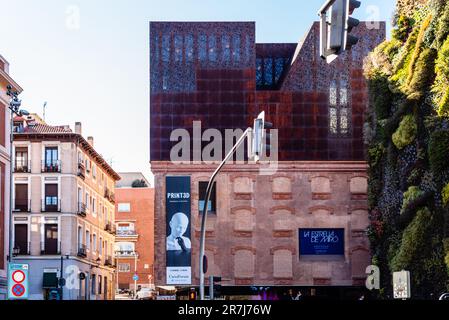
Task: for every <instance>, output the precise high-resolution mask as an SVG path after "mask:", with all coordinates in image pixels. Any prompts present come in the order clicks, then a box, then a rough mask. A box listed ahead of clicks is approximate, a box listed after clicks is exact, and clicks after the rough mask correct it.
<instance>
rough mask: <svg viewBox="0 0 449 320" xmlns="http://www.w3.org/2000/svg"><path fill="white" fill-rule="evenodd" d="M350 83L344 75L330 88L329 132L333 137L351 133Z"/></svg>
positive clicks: (334, 81)
mask: <svg viewBox="0 0 449 320" xmlns="http://www.w3.org/2000/svg"><path fill="white" fill-rule="evenodd" d="M348 92H349V81H348V78H347V75H345V74H344V73H342V74H341V75H340V79H339V81H338V82H337V81H336V80H332V82H331V84H330V88H329V131H330V133H331V134H333V135H337V134H340V135H347V134H349V133H350V121H351V111H350V107H349V93H348Z"/></svg>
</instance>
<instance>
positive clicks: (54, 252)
mask: <svg viewBox="0 0 449 320" xmlns="http://www.w3.org/2000/svg"><path fill="white" fill-rule="evenodd" d="M60 254H61V242H59V243H58V246H57V248H46V247H45V242H41V255H44V256H46V255H47V256H48V255H60Z"/></svg>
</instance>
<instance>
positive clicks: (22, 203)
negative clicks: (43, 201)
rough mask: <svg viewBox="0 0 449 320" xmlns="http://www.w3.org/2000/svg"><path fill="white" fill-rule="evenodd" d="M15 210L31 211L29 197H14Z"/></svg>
mask: <svg viewBox="0 0 449 320" xmlns="http://www.w3.org/2000/svg"><path fill="white" fill-rule="evenodd" d="M13 203H14V211H15V212H31V199H14V200H13Z"/></svg>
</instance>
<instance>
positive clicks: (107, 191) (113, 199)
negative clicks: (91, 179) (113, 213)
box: [104, 188, 115, 204]
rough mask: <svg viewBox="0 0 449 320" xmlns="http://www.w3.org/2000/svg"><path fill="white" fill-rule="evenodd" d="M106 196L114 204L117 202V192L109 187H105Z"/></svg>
mask: <svg viewBox="0 0 449 320" xmlns="http://www.w3.org/2000/svg"><path fill="white" fill-rule="evenodd" d="M104 197H105V198H106V199H108V200H109V202H111V203H112V204H115V194H114V193H113V192H112V191H111V190H109V189H108V188H105V189H104Z"/></svg>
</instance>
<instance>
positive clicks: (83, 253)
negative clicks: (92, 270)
mask: <svg viewBox="0 0 449 320" xmlns="http://www.w3.org/2000/svg"><path fill="white" fill-rule="evenodd" d="M77 255H78V257H81V258H86V257H87V251H86V245H85V244H78V254H77Z"/></svg>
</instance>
